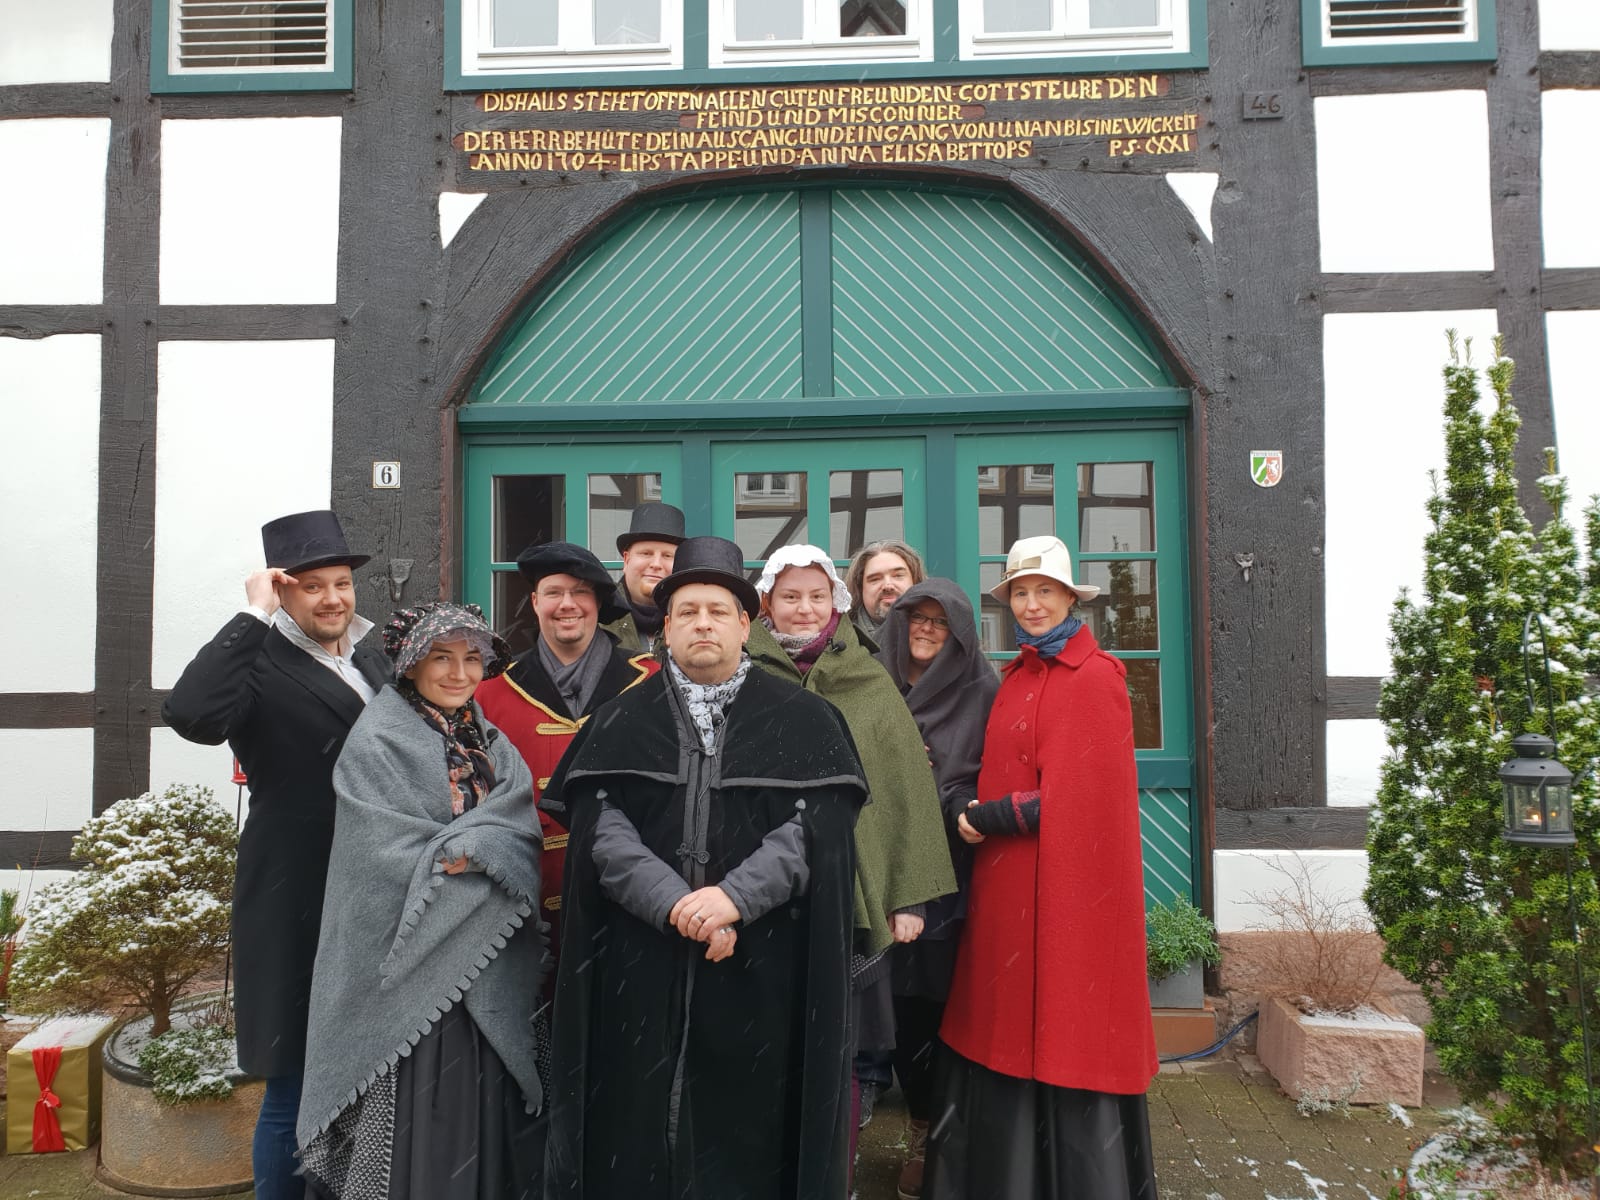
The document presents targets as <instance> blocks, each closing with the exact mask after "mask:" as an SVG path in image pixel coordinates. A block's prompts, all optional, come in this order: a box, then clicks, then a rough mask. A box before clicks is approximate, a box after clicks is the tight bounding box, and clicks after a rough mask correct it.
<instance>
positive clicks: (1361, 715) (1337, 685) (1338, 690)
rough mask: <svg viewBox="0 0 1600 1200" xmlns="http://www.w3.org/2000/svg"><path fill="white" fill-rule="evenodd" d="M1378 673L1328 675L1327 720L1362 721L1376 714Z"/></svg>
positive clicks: (1379, 677) (1379, 681) (1379, 678)
mask: <svg viewBox="0 0 1600 1200" xmlns="http://www.w3.org/2000/svg"><path fill="white" fill-rule="evenodd" d="M1382 686H1383V679H1382V677H1381V676H1378V675H1330V676H1328V720H1330V721H1362V720H1371V719H1372V718H1374V717H1376V716H1377V715H1378V689H1379V688H1380V687H1382Z"/></svg>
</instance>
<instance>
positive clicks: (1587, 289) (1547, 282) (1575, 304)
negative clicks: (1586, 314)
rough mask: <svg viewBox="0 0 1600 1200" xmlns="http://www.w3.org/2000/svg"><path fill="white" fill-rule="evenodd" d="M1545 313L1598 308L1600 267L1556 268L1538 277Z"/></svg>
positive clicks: (1599, 302)
mask: <svg viewBox="0 0 1600 1200" xmlns="http://www.w3.org/2000/svg"><path fill="white" fill-rule="evenodd" d="M1539 294H1540V298H1541V299H1543V301H1544V307H1545V309H1546V310H1547V311H1551V310H1554V311H1568V310H1572V309H1588V308H1600V267H1556V268H1552V269H1549V270H1546V271H1544V272H1543V273H1542V274H1541V276H1540V283H1539Z"/></svg>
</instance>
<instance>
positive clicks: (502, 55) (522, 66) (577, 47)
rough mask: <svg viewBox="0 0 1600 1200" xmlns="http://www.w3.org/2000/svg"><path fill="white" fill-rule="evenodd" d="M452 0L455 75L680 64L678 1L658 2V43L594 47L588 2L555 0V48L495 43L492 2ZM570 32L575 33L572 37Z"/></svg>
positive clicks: (591, 6) (591, 7)
mask: <svg viewBox="0 0 1600 1200" xmlns="http://www.w3.org/2000/svg"><path fill="white" fill-rule="evenodd" d="M457 2H458V3H459V4H460V5H461V73H462V75H464V76H467V77H469V78H472V77H476V78H480V79H481V78H484V77H486V76H495V75H524V74H531V73H540V72H548V73H556V72H563V71H614V70H660V69H661V68H663V67H669V68H670V67H682V66H683V3H682V0H659V2H660V4H661V41H660V42H658V43H653V44H644V43H641V44H639V45H632V46H597V45H595V42H594V0H558V3H559V9H558V11H557V15H556V22H557V24H556V28H557V29H558V30H560V31H561V34H560V36H561V37H562V38H563V41H562V44H561V45H559V46H496V45H495V44H494V0H457ZM573 31H576V32H577V34H578V35H579V36H577V37H573V36H572V32H573ZM569 39H570V40H569Z"/></svg>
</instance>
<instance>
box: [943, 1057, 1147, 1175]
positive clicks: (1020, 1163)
mask: <svg viewBox="0 0 1600 1200" xmlns="http://www.w3.org/2000/svg"><path fill="white" fill-rule="evenodd" d="M939 1057H940V1062H939V1083H938V1085H937V1087H936V1090H935V1095H936V1096H938V1097H939V1100H938V1111H936V1112H934V1113H933V1114H932V1118H931V1120H930V1122H929V1129H928V1163H927V1174H926V1176H925V1177H924V1180H923V1192H922V1194H923V1196H924V1198H925V1200H1156V1176H1155V1156H1154V1154H1153V1152H1152V1150H1151V1146H1150V1112H1149V1108H1148V1106H1147V1105H1146V1103H1145V1098H1144V1097H1143V1096H1142V1095H1140V1096H1121V1095H1113V1094H1111V1093H1108V1092H1089V1091H1081V1090H1079V1089H1077V1088H1063V1087H1053V1086H1051V1085H1050V1084H1048V1083H1040V1082H1039V1081H1038V1080H1035V1079H1016V1078H1013V1077H1012V1076H1010V1075H1001V1074H999V1073H998V1072H996V1071H991V1070H989V1069H988V1068H987V1067H983V1066H980V1065H979V1064H977V1063H975V1062H972V1061H971V1060H970V1059H966V1058H963V1057H962V1056H961V1055H959V1054H957V1053H955V1052H954V1051H953V1050H951V1049H950V1048H949V1047H948V1046H944V1045H941V1046H940V1055H939Z"/></svg>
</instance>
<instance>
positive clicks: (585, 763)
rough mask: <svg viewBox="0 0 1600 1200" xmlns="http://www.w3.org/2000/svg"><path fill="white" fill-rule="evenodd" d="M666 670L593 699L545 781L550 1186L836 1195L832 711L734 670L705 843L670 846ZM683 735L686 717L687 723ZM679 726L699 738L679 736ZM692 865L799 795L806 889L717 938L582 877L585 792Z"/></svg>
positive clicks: (627, 1194) (838, 816) (842, 1024)
mask: <svg viewBox="0 0 1600 1200" xmlns="http://www.w3.org/2000/svg"><path fill="white" fill-rule="evenodd" d="M671 686H673V685H672V684H671V683H670V681H669V679H668V674H667V672H661V673H659V674H657V675H656V676H654V677H653V678H651V679H648V680H646V681H645V682H644V683H641V684H640V685H639V686H637V687H635V688H633V689H631V690H629V691H627V692H624V693H623V694H622V695H621V696H619V697H618V698H617V699H615V700H613V701H611V702H610V703H609V704H606V705H605V706H603V707H602V708H600V709H599V710H598V711H597V712H596V713H595V714H594V716H593V717H592V718H591V719H590V721H589V723H588V724H587V725H586V726H585V727H584V729H583V731H582V732H581V733H580V734H579V735H578V737H577V739H576V740H575V741H574V742H573V744H572V747H571V748H570V749H569V750H568V752H567V754H566V756H565V757H564V758H563V759H562V761H561V765H560V766H559V767H558V768H557V770H556V775H555V777H554V778H553V779H552V780H551V781H550V786H549V789H548V790H547V792H546V794H545V799H544V801H543V803H544V804H545V805H547V806H549V807H551V808H552V809H554V810H555V811H556V813H557V816H558V818H559V819H561V820H563V821H565V822H567V823H568V827H569V828H570V830H571V833H572V836H571V840H570V841H569V842H568V855H567V875H566V880H565V884H564V887H563V889H562V924H563V938H564V940H565V945H566V953H565V954H564V955H563V956H562V958H561V964H560V968H559V972H558V975H557V984H556V1003H555V1036H554V1062H553V1064H552V1068H551V1081H550V1086H549V1089H548V1091H549V1094H550V1096H551V1116H550V1121H551V1124H550V1141H549V1155H548V1157H547V1160H546V1176H547V1178H546V1184H547V1188H548V1191H547V1193H546V1194H547V1195H549V1196H552V1197H561V1198H562V1200H668V1198H669V1197H670V1198H671V1200H797V1198H798V1200H838V1197H840V1196H843V1195H844V1194H845V1190H846V1182H845V1181H846V1158H847V1148H848V1142H849V1137H848V1132H849V1126H848V1121H849V1114H850V1052H851V1046H852V1041H851V1036H850V1029H849V1011H850V1005H849V999H850V945H851V931H852V924H853V922H852V905H853V901H854V895H855V853H854V841H853V830H854V826H855V818H856V814H857V812H858V811H859V808H860V805H861V803H862V802H863V801H864V800H865V798H866V794H865V784H864V782H863V777H862V772H861V767H860V762H859V760H858V758H857V757H856V753H855V748H854V745H853V744H852V743H851V741H850V735H849V733H848V732H847V731H846V729H845V726H844V721H843V718H841V717H840V716H839V713H838V711H837V710H836V709H834V708H833V706H832V705H830V704H828V703H827V702H826V701H824V700H821V699H820V698H818V697H816V696H813V695H811V694H809V693H807V692H804V691H802V690H800V689H799V688H796V687H795V686H794V685H793V684H791V683H788V682H786V681H784V680H781V679H778V678H776V677H775V676H772V675H769V674H767V673H766V672H765V671H755V670H752V671H751V672H750V673H749V675H748V676H747V677H746V679H745V681H744V683H743V685H742V686H741V688H740V690H739V693H738V695H737V696H736V697H735V699H734V701H733V702H732V703H731V704H730V705H729V706H728V709H727V725H726V728H725V732H724V734H723V741H722V743H721V745H722V750H721V757H722V760H723V761H722V762H721V764H720V775H721V780H720V785H719V786H716V787H714V788H713V790H712V791H711V793H710V801H709V814H710V815H709V822H708V824H707V827H706V833H705V841H704V845H703V850H701V851H699V852H695V851H689V852H688V854H687V856H686V857H687V860H688V861H690V862H693V861H695V860H698V862H699V868H698V870H696V869H695V868H694V867H692V866H690V867H684V866H680V863H683V862H685V861H686V859H685V858H682V857H680V855H679V851H680V849H683V848H684V847H685V845H686V843H687V841H688V840H689V839H690V838H691V837H692V836H697V835H691V834H689V833H688V831H687V830H686V827H685V815H686V813H685V809H686V808H687V807H688V806H687V804H686V796H687V792H688V787H689V772H688V769H687V767H686V764H685V761H684V760H685V758H686V757H687V755H686V754H683V753H681V752H680V731H679V727H678V723H677V719H676V717H675V712H674V709H675V706H674V703H673V698H672V697H671V696H670V695H669V694H668V691H667V689H668V688H669V687H671ZM690 736H692V735H690ZM696 744H697V743H696ZM602 800H604V801H608V802H609V803H611V804H613V805H614V806H615V807H616V808H618V809H619V810H620V811H621V812H622V813H623V815H625V816H626V817H627V818H628V819H629V820H630V821H631V822H632V823H633V825H634V827H635V829H637V831H638V833H639V836H640V839H641V840H642V842H643V844H644V845H645V847H646V848H647V849H649V850H650V851H651V852H652V853H654V854H655V855H656V857H658V858H660V859H662V860H663V861H665V862H667V863H668V864H670V865H671V866H673V867H674V868H675V869H678V870H679V873H680V874H686V878H688V880H689V882H690V884H691V886H699V885H700V883H701V882H702V881H703V883H705V884H714V883H716V882H717V881H718V880H720V879H721V878H722V877H723V876H724V875H725V874H726V873H727V872H728V871H729V870H731V869H732V868H733V867H735V866H737V865H738V864H739V863H741V862H743V861H744V860H745V859H746V858H747V857H748V856H749V855H750V854H751V852H752V851H754V850H755V849H756V848H757V847H758V846H759V845H760V844H761V841H762V839H763V838H764V837H765V836H766V835H767V834H768V833H769V832H770V831H772V830H773V829H775V828H777V827H778V826H780V825H782V824H784V823H785V822H787V821H789V820H790V819H791V818H793V817H794V816H795V814H796V813H799V814H800V816H801V820H802V823H803V825H804V827H805V833H806V846H807V853H806V857H807V863H808V866H809V869H810V879H809V883H808V886H807V889H806V892H805V893H804V894H803V895H801V896H799V897H797V898H795V899H793V900H790V901H789V902H788V903H786V904H781V905H779V906H778V907H777V908H774V909H773V910H772V911H770V912H768V913H766V914H765V915H763V916H762V917H761V918H760V919H758V920H756V921H754V922H753V923H751V924H750V925H748V926H741V927H740V928H739V930H738V934H739V936H738V944H737V946H736V948H735V951H734V954H733V956H732V957H731V958H729V959H726V960H724V961H723V962H720V963H708V962H706V961H705V949H706V948H705V946H704V945H702V944H700V943H698V942H691V941H689V940H687V939H685V938H683V937H680V936H679V935H678V934H677V933H676V932H672V931H668V930H665V929H654V928H652V927H650V926H649V925H646V924H645V923H644V922H643V921H642V920H640V919H639V918H637V917H635V916H633V915H631V914H630V913H628V912H627V911H625V910H624V909H622V908H621V907H620V906H618V905H617V904H615V903H613V902H612V901H611V900H610V899H608V898H607V897H606V896H605V895H604V894H603V893H602V892H601V890H600V883H599V877H598V876H599V872H598V870H597V868H596V867H595V862H594V854H593V847H594V834H595V825H596V819H597V817H598V815H599V812H600V809H601V801H602Z"/></svg>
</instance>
